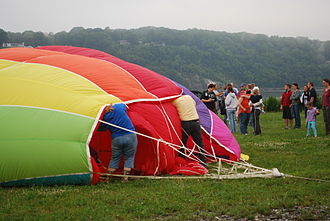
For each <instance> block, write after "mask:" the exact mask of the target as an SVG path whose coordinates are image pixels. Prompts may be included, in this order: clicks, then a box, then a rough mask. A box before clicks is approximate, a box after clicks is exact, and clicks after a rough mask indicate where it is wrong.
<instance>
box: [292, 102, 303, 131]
mask: <svg viewBox="0 0 330 221" xmlns="http://www.w3.org/2000/svg"><path fill="white" fill-rule="evenodd" d="M292 112H293V116H294V122H295V126H294V127H295V128H300V127H301V124H300V106H299V104H294V105H292Z"/></svg>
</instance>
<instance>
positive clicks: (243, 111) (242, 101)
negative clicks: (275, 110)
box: [238, 90, 251, 135]
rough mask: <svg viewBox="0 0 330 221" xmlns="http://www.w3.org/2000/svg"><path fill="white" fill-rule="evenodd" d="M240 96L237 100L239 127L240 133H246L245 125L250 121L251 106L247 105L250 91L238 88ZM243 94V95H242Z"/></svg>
mask: <svg viewBox="0 0 330 221" xmlns="http://www.w3.org/2000/svg"><path fill="white" fill-rule="evenodd" d="M240 93H241V94H240V95H241V96H240V97H239V100H238V119H239V127H240V130H241V134H244V135H247V134H248V131H247V127H248V125H249V121H250V113H251V107H250V105H249V102H250V100H249V98H250V95H251V93H248V94H247V93H246V91H245V90H240ZM243 95H245V96H243Z"/></svg>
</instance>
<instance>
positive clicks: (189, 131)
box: [172, 95, 206, 166]
mask: <svg viewBox="0 0 330 221" xmlns="http://www.w3.org/2000/svg"><path fill="white" fill-rule="evenodd" d="M172 103H173V105H174V106H175V107H176V109H177V111H178V113H179V117H180V120H181V127H182V143H183V145H186V143H187V140H188V137H189V136H190V135H191V136H192V139H193V141H194V142H195V143H196V144H197V145H198V149H199V153H198V154H197V156H198V158H199V159H200V160H201V161H202V162H203V166H205V162H206V159H205V156H204V155H203V154H202V153H203V152H204V143H203V139H202V133H201V126H200V123H199V116H198V114H197V110H196V102H195V101H194V99H192V97H190V96H189V95H183V96H181V97H179V98H177V99H175V100H174V101H173V102H172ZM180 152H181V153H184V149H183V148H181V149H180ZM180 156H181V157H184V156H183V154H180Z"/></svg>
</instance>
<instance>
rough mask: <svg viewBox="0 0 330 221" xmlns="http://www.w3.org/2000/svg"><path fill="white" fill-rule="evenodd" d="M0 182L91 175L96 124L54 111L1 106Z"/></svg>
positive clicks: (90, 120) (89, 120)
mask: <svg viewBox="0 0 330 221" xmlns="http://www.w3.org/2000/svg"><path fill="white" fill-rule="evenodd" d="M0 122H1V124H0V182H8V181H14V180H19V179H24V178H33V177H42V176H54V175H61V174H70V173H86V172H89V165H88V159H87V153H86V142H87V138H88V135H89V132H90V130H91V128H92V125H93V123H94V121H93V120H92V119H88V118H85V117H82V116H78V115H73V114H69V113H63V112H57V111H52V110H45V109H37V108H28V107H14V106H10V107H6V106H0Z"/></svg>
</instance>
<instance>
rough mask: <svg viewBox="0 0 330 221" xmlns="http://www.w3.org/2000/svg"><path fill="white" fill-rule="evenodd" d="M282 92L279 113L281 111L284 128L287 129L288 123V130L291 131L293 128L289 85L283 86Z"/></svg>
mask: <svg viewBox="0 0 330 221" xmlns="http://www.w3.org/2000/svg"><path fill="white" fill-rule="evenodd" d="M284 90H285V91H284V92H283V94H282V98H281V107H280V109H281V111H283V119H284V128H285V129H288V127H289V122H290V128H291V129H292V126H293V120H292V119H293V117H292V114H291V106H292V101H291V100H290V97H291V94H292V91H291V84H286V85H284Z"/></svg>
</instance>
